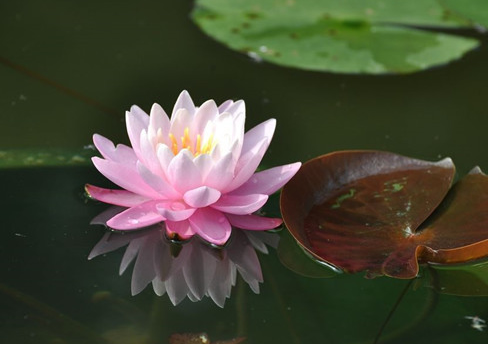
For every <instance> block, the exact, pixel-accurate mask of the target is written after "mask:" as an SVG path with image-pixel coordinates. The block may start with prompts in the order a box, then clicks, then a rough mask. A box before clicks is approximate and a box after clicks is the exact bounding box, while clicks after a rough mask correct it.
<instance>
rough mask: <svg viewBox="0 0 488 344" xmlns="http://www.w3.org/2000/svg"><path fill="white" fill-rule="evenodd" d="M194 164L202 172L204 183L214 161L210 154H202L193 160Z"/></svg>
mask: <svg viewBox="0 0 488 344" xmlns="http://www.w3.org/2000/svg"><path fill="white" fill-rule="evenodd" d="M193 163H194V164H195V166H196V168H197V169H198V170H199V171H200V175H201V177H202V181H203V180H205V179H206V178H207V176H208V175H209V173H210V172H211V170H212V167H213V165H214V161H213V159H212V157H211V156H210V155H209V154H200V155H199V156H197V157H196V158H195V159H193Z"/></svg>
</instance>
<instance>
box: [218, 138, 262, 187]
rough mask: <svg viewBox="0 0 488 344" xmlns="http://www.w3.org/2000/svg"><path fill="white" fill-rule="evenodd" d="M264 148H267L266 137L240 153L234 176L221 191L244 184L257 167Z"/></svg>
mask: <svg viewBox="0 0 488 344" xmlns="http://www.w3.org/2000/svg"><path fill="white" fill-rule="evenodd" d="M266 149H268V142H267V140H266V139H262V140H261V141H260V142H259V143H258V144H256V146H254V147H253V149H251V150H248V151H247V152H246V153H245V154H243V155H241V157H240V159H239V161H238V162H237V166H236V168H235V171H236V174H235V177H234V179H233V180H232V181H231V182H230V183H229V184H228V185H227V186H226V187H225V189H224V191H223V192H225V193H228V192H230V191H232V190H235V189H237V188H238V187H239V186H241V185H242V184H244V183H245V182H246V181H247V180H248V179H249V178H251V176H252V175H253V173H254V172H255V171H256V169H257V168H258V166H259V163H260V162H261V159H262V158H263V156H264V153H266Z"/></svg>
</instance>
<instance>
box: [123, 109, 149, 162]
mask: <svg viewBox="0 0 488 344" xmlns="http://www.w3.org/2000/svg"><path fill="white" fill-rule="evenodd" d="M125 124H126V126H127V133H128V134H129V139H130V142H131V145H132V148H133V149H134V151H135V153H136V155H137V156H139V153H140V149H139V142H140V135H141V132H142V130H144V129H147V127H148V126H149V116H148V114H147V113H145V112H144V111H143V110H141V108H139V107H138V106H137V105H133V106H132V107H131V108H130V111H127V112H126V113H125Z"/></svg>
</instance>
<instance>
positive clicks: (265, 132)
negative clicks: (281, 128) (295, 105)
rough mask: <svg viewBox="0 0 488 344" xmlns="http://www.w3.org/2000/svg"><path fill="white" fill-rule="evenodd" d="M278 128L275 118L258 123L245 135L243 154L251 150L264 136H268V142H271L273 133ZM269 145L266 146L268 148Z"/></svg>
mask: <svg viewBox="0 0 488 344" xmlns="http://www.w3.org/2000/svg"><path fill="white" fill-rule="evenodd" d="M275 128H276V120H275V119H274V118H271V119H268V120H267V121H265V122H263V123H260V124H258V125H257V126H255V127H254V128H252V129H251V130H249V131H248V132H247V133H246V134H245V135H244V144H243V146H242V154H246V153H247V152H248V151H249V150H251V149H253V147H255V146H256V145H257V144H258V143H259V142H261V140H262V139H263V138H266V142H267V143H268V145H269V143H270V142H271V139H272V138H273V134H274V131H275ZM267 148H268V147H267V146H266V149H267Z"/></svg>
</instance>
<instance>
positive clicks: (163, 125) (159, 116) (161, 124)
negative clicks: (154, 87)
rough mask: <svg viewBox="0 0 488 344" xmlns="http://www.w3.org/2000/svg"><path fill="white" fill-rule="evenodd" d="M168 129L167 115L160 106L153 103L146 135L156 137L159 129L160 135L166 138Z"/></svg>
mask: <svg viewBox="0 0 488 344" xmlns="http://www.w3.org/2000/svg"><path fill="white" fill-rule="evenodd" d="M169 128H170V122H169V118H168V115H167V114H166V112H165V111H164V109H163V108H162V107H161V105H159V104H157V103H154V104H153V106H152V108H151V112H150V116H149V126H148V133H150V134H151V135H152V136H156V135H157V133H158V130H159V129H161V134H162V135H163V136H164V137H166V136H167V135H168V133H169Z"/></svg>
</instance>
